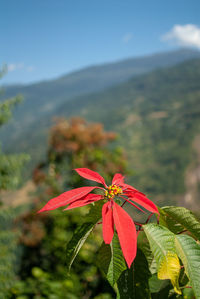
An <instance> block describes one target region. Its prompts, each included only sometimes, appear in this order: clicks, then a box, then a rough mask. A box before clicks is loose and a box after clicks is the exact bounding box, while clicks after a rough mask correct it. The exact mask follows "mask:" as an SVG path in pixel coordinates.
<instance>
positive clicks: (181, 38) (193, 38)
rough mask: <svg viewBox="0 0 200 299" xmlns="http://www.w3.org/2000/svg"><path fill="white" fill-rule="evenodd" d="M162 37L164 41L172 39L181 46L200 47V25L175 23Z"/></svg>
mask: <svg viewBox="0 0 200 299" xmlns="http://www.w3.org/2000/svg"><path fill="white" fill-rule="evenodd" d="M161 39H162V40H163V41H172V42H173V43H175V44H177V45H180V46H186V47H196V48H199V49H200V27H198V26H196V25H194V24H186V25H174V27H173V28H172V29H171V30H170V31H169V32H167V33H166V34H164V35H163V36H162V37H161Z"/></svg>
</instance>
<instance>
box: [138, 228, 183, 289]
mask: <svg viewBox="0 0 200 299" xmlns="http://www.w3.org/2000/svg"><path fill="white" fill-rule="evenodd" d="M143 227H144V231H145V233H146V235H147V238H148V240H149V243H150V246H151V250H152V252H153V255H154V257H155V259H156V262H157V271H158V278H159V279H170V280H171V282H172V284H173V286H174V289H175V291H176V292H177V293H179V294H180V289H179V284H178V280H179V273H180V264H179V260H178V256H177V254H176V249H175V235H174V234H173V233H171V232H170V231H169V230H168V229H167V228H165V227H163V226H158V225H157V224H146V225H144V226H143Z"/></svg>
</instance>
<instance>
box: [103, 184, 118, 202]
mask: <svg viewBox="0 0 200 299" xmlns="http://www.w3.org/2000/svg"><path fill="white" fill-rule="evenodd" d="M118 194H122V189H121V188H120V187H118V186H117V185H110V186H109V187H108V188H107V190H106V191H105V196H106V197H107V198H108V199H111V198H114V197H115V196H116V195H118Z"/></svg>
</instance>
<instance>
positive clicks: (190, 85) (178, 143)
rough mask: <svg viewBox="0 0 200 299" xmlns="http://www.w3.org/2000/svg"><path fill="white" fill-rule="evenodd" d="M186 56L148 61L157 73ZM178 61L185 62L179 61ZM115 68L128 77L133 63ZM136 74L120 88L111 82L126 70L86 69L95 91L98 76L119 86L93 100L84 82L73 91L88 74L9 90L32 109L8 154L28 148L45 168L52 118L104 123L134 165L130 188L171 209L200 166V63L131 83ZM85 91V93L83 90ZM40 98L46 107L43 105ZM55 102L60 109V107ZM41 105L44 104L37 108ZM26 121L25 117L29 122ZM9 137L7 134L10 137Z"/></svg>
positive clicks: (25, 112) (25, 107)
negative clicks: (199, 149) (189, 173)
mask: <svg viewBox="0 0 200 299" xmlns="http://www.w3.org/2000/svg"><path fill="white" fill-rule="evenodd" d="M186 52H187V51H186ZM189 52H190V51H189ZM191 54H192V53H188V58H189V57H191V58H192V57H195V55H191ZM163 55H164V54H163ZM179 55H180V56H179ZM185 55H186V53H184V51H183V52H182V51H181V52H178V54H177V53H170V54H169V53H168V54H167V55H166V56H165V55H164V56H165V59H161V60H160V56H159V55H158V57H154V58H153V57H149V58H148V59H147V61H148V64H150V65H151V66H152V68H151V67H150V69H154V67H155V66H156V67H159V66H160V65H165V66H170V65H173V63H172V61H176V63H178V62H180V61H184V60H185V58H186V56H185ZM190 55H191V56H190ZM172 57H173V59H172ZM181 57H184V58H183V59H181ZM197 57H199V53H197ZM171 59H172V60H171ZM169 60H170V61H171V63H169ZM145 61H146V60H145ZM161 62H162V63H161ZM138 63H139V65H140V67H139V69H140V71H139V74H141V73H142V72H143V71H144V67H145V68H146V66H144V61H143V59H142V60H140V61H139V62H137V63H136V64H137V67H136V69H138ZM140 63H141V64H140ZM160 63H161V64H160ZM113 67H114V66H113ZM118 67H119V69H121V68H122V69H123V70H124V71H123V74H124V72H125V73H126V72H127V71H129V70H130V65H129V63H128V64H127V63H125V65H124V67H123V63H122V64H119V66H118ZM103 69H104V67H103ZM111 69H112V68H111ZM114 69H115V67H114ZM117 69H118V68H117ZM131 69H132V71H131V72H130V73H129V76H128V77H127V79H129V81H126V82H125V81H124V82H125V83H122V84H120V85H119V84H118V83H119V81H112V77H113V76H117V74H120V77H121V76H122V72H121V71H120V72H119V73H118V72H116V73H115V72H114V73H113V72H111V73H110V72H108V69H107V67H105V69H104V71H103V70H101V71H102V72H100V73H99V72H97V73H96V71H97V70H96V68H95V69H94V70H90V71H91V72H92V73H93V71H94V72H95V75H94V73H93V75H94V77H93V75H91V73H90V71H89V70H85V71H86V73H85V76H86V78H87V80H86V78H85V80H86V81H87V84H88V85H90V87H91V88H94V89H95V88H96V87H97V86H98V84H99V80H98V83H97V82H95V80H96V79H95V76H96V75H100V76H102V78H104V80H103V82H104V83H105V84H107V82H108V81H107V80H106V79H105V73H106V74H107V75H106V78H107V79H108V77H109V81H110V80H111V81H112V84H111V85H113V83H115V86H114V85H113V87H112V88H110V89H109V90H105V87H106V86H105V85H104V86H103V89H104V91H103V92H100V93H96V94H94V93H93V94H91V93H90V92H91V90H88V89H87V88H86V87H85V86H86V85H87V84H86V85H85V81H84V84H79V83H77V85H76V80H77V82H80V81H79V80H80V79H81V78H82V79H81V80H83V78H84V71H83V73H82V72H81V74H80V73H79V72H78V73H76V74H73V75H72V77H71V76H69V77H66V78H64V79H63V80H62V79H61V81H60V80H58V81H55V82H51V83H47V82H46V83H45V84H39V85H35V86H29V87H28V88H27V87H26V89H25V90H24V87H21V88H20V87H15V88H11V89H10V92H9V93H8V95H9V96H11V95H12V93H13V92H19V91H20V90H21V92H22V93H23V91H24V93H25V94H26V97H27V103H24V105H23V106H22V105H21V107H20V109H21V111H19V113H18V116H17V118H18V125H19V131H20V132H21V133H20V134H19V135H18V136H19V137H18V136H17V142H16V139H15V137H14V136H13V137H12V134H13V133H14V132H15V131H14V130H13V129H12V128H9V130H10V132H9V133H10V134H9V136H10V141H7V145H8V147H9V150H12V149H13V148H14V146H15V147H16V146H17V149H18V151H20V150H24V149H25V150H27V151H28V152H30V153H31V156H32V157H33V159H36V160H37V161H40V160H41V155H42V156H44V155H45V148H44V142H43V141H44V139H45V134H46V133H47V130H48V127H50V125H51V116H54V115H63V116H65V117H66V116H67V117H71V116H72V115H82V116H83V117H84V118H87V120H89V121H90V122H91V121H99V122H101V123H103V124H104V125H105V126H106V129H111V130H114V131H115V132H117V133H119V134H120V135H121V136H122V139H121V140H119V141H118V142H119V145H120V146H122V147H124V148H126V150H127V152H128V158H129V165H130V168H132V169H134V175H135V176H134V177H132V178H131V179H130V181H132V182H134V185H135V186H137V187H138V188H142V189H143V190H144V189H145V190H144V191H146V192H148V193H149V194H151V195H152V196H153V195H154V194H155V195H156V196H157V197H158V196H159V198H161V199H162V200H163V204H173V203H174V202H175V200H176V199H177V198H179V195H180V194H183V193H184V191H185V190H184V189H185V182H184V179H185V177H184V175H185V170H186V169H187V167H188V166H189V165H191V164H192V163H194V164H195V159H196V158H195V155H194V154H193V148H192V144H193V140H194V137H195V136H196V135H197V134H199V126H200V124H199V111H200V109H199V95H200V90H199V81H200V73H199V69H200V68H199V60H198V59H196V60H194V61H189V62H186V63H182V64H181V65H176V66H175V67H173V68H169V69H166V68H165V69H162V70H156V71H154V72H151V73H148V74H146V75H142V76H137V77H134V78H133V79H132V78H131V76H133V75H134V70H135V68H132V67H131ZM150 69H149V68H148V70H150ZM125 70H126V71H125ZM88 71H89V73H90V75H91V79H94V82H95V83H94V84H91V81H88V77H87V75H88ZM103 74H104V75H103ZM107 76H108V77H107ZM75 78H76V79H75ZM65 80H66V81H65ZM70 82H71V83H70ZM89 82H90V83H89ZM101 82H102V81H101ZM60 84H61V85H60ZM71 84H72V85H71ZM102 84H103V83H102ZM117 84H118V85H117ZM88 85H87V86H88ZM61 86H62V88H61ZM82 88H83V89H84V88H86V90H85V91H83V90H82ZM72 91H73V92H72ZM93 91H95V90H93ZM71 92H72V94H71V95H70V93H71ZM76 92H78V94H77V93H76ZM84 92H85V95H84ZM68 95H69V97H68ZM37 98H40V99H42V100H41V101H39V102H38V101H37ZM29 99H30V100H29ZM55 99H56V103H59V104H58V105H60V106H59V107H57V108H56V107H55ZM68 100H69V101H68ZM38 105H41V106H40V109H39V107H38ZM48 105H52V106H51V107H52V110H48V107H49V106H48ZM33 106H34V107H33ZM45 108H46V109H45ZM22 115H26V118H23V117H22ZM22 118H23V119H24V122H25V123H23V125H21V120H22ZM30 119H32V121H30ZM7 135H8V134H6V133H5V138H7ZM14 135H15V134H14ZM30 135H31V137H32V138H31V140H30V138H29V136H30ZM45 140H46V139H45ZM22 141H23V142H22ZM13 144H14V146H13ZM36 160H35V161H36ZM160 169H162V171H160ZM197 196H198V194H197ZM169 201H170V202H169Z"/></svg>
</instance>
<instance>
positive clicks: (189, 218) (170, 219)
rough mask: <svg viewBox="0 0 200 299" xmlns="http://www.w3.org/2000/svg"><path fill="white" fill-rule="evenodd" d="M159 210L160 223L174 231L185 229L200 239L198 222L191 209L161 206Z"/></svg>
mask: <svg viewBox="0 0 200 299" xmlns="http://www.w3.org/2000/svg"><path fill="white" fill-rule="evenodd" d="M159 211H160V214H161V215H160V224H163V225H165V226H166V227H168V228H169V230H171V231H172V232H174V233H178V232H180V231H182V230H187V231H189V232H190V233H191V234H192V236H193V237H194V238H196V239H197V240H200V222H199V221H198V220H197V218H196V217H195V215H194V214H193V213H192V212H191V211H189V210H187V209H186V208H183V207H174V206H167V207H163V208H162V209H159Z"/></svg>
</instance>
